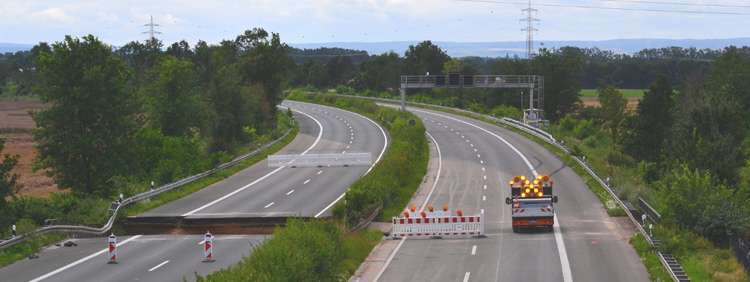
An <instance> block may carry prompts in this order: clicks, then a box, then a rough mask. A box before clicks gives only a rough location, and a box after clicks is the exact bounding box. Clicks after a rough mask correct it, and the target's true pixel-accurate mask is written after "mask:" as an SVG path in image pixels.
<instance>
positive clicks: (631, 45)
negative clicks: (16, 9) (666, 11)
mask: <svg viewBox="0 0 750 282" xmlns="http://www.w3.org/2000/svg"><path fill="white" fill-rule="evenodd" d="M420 42H421V41H395V42H328V43H304V44H301V43H288V44H289V46H292V47H295V48H299V49H316V48H320V47H327V48H336V47H337V48H344V49H352V50H365V51H367V52H368V53H370V54H371V55H379V54H383V53H386V52H388V51H394V52H396V53H398V54H400V55H402V56H403V55H404V52H406V50H407V49H409V45H417V44H419V43H420ZM432 43H433V44H435V45H437V46H439V47H440V48H441V49H443V50H444V51H446V53H448V55H449V56H451V57H465V56H479V57H491V58H495V57H505V56H508V57H513V56H519V57H524V56H526V41H506V42H440V41H433V42H432ZM165 44H166V43H165ZM170 44H171V43H170ZM542 44H544V45H543V46H544V47H547V48H558V47H563V46H576V47H581V48H593V47H597V48H599V49H602V50H612V51H613V52H615V53H621V54H634V53H636V52H638V51H641V50H643V49H648V48H663V47H672V46H677V47H683V48H689V47H695V48H698V49H704V48H709V49H723V48H724V47H727V46H730V45H734V46H750V38H730V39H614V40H604V41H545V40H539V41H535V42H534V47H535V48H537V49H538V48H540V47H542ZM32 47H34V45H29V44H15V43H0V54H4V53H6V52H13V53H15V52H17V51H25V50H31V48H32Z"/></svg>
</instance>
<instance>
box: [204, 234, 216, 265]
mask: <svg viewBox="0 0 750 282" xmlns="http://www.w3.org/2000/svg"><path fill="white" fill-rule="evenodd" d="M203 240H204V242H203V249H204V254H203V262H212V261H214V246H213V245H214V241H213V235H211V233H209V232H208V231H206V235H205V236H204V237H203Z"/></svg>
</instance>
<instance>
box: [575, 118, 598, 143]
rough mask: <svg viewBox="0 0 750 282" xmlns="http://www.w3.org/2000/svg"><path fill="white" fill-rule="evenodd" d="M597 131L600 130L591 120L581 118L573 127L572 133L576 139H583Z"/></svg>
mask: <svg viewBox="0 0 750 282" xmlns="http://www.w3.org/2000/svg"><path fill="white" fill-rule="evenodd" d="M599 131H600V130H599V129H598V128H597V127H596V126H595V125H594V122H593V121H591V120H583V121H581V122H580V123H578V125H576V127H575V129H573V135H574V136H575V138H576V139H578V140H584V139H586V137H589V136H591V135H594V134H596V133H597V132H599Z"/></svg>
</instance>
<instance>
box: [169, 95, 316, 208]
mask: <svg viewBox="0 0 750 282" xmlns="http://www.w3.org/2000/svg"><path fill="white" fill-rule="evenodd" d="M292 111H295V112H298V113H300V114H303V115H306V116H307V117H309V118H311V119H312V120H314V121H315V122H316V123H317V124H318V127H320V131H319V132H318V138H316V139H315V142H313V144H312V146H310V148H307V150H305V151H304V152H302V154H301V155H304V154H307V152H309V151H310V150H312V148H314V147H315V145H318V141H320V137H321V136H322V135H323V125H322V124H320V122H319V121H318V120H317V119H315V118H313V117H312V116H311V115H308V114H306V113H303V112H300V111H298V110H292ZM282 168H284V167H283V166H282V167H279V168H277V169H275V170H273V171H271V172H269V173H268V174H266V175H264V176H263V177H261V178H258V179H257V180H255V181H253V182H251V183H250V184H247V185H245V186H242V187H241V188H239V189H237V190H234V191H232V193H229V194H226V195H224V196H223V197H221V198H218V199H216V200H213V201H211V202H210V203H208V204H205V205H203V206H201V207H199V208H197V209H194V210H192V211H189V212H186V213H185V214H183V215H182V216H188V215H191V214H194V213H196V212H199V211H201V210H203V209H205V208H207V207H210V206H213V205H215V204H216V203H218V202H221V201H223V200H224V199H226V198H229V197H231V196H234V194H237V193H239V192H242V190H245V189H247V188H248V187H250V186H253V185H255V184H256V183H258V182H260V181H262V180H263V179H266V178H268V177H269V176H271V175H273V174H274V173H277V172H278V171H279V170H281V169H282Z"/></svg>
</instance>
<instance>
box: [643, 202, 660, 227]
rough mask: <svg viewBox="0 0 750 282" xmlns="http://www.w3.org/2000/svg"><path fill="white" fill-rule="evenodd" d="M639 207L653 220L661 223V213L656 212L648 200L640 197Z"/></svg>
mask: <svg viewBox="0 0 750 282" xmlns="http://www.w3.org/2000/svg"><path fill="white" fill-rule="evenodd" d="M638 208H639V209H640V210H641V211H642V212H643V213H644V214H645V215H646V216H647V217H648V218H649V219H651V222H654V223H656V224H659V223H660V222H661V215H660V214H659V213H658V212H656V210H655V209H654V208H652V207H651V205H649V204H648V203H647V202H646V200H644V199H641V197H638Z"/></svg>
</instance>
